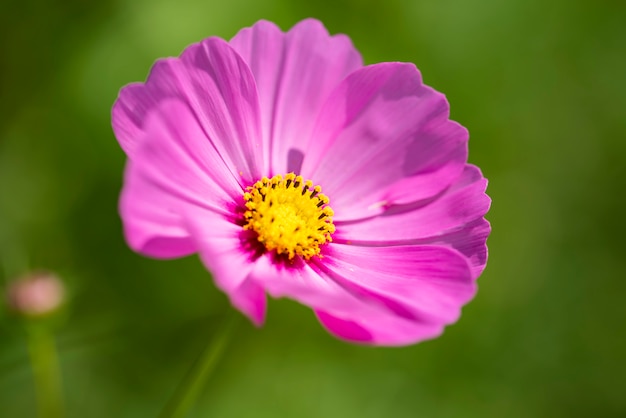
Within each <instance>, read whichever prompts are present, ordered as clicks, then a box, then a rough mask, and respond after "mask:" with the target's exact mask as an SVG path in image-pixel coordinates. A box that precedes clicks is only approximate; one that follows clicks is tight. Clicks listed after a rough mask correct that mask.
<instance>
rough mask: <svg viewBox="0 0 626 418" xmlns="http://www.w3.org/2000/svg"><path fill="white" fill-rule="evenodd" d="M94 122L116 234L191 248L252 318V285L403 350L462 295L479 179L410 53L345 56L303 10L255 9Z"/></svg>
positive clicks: (479, 210)
mask: <svg viewBox="0 0 626 418" xmlns="http://www.w3.org/2000/svg"><path fill="white" fill-rule="evenodd" d="M112 123H113V130H114V132H115V135H116V137H117V139H118V141H119V143H120V145H121V147H122V148H123V150H124V151H125V152H126V154H127V156H128V163H127V167H126V172H125V181H124V187H123V191H122V194H121V200H120V213H121V217H122V220H123V224H124V231H125V236H126V239H127V241H128V243H129V245H130V246H131V247H132V248H133V249H134V250H135V251H137V252H139V253H142V254H145V255H147V256H151V257H156V258H175V257H181V256H186V255H190V254H193V253H198V254H199V255H200V258H201V260H202V261H203V263H204V264H205V266H206V267H207V268H208V269H209V270H210V271H211V272H212V274H213V277H214V280H215V282H216V284H217V286H218V287H219V288H221V289H222V290H223V291H224V292H226V294H227V295H228V296H229V298H230V300H231V302H232V304H233V305H234V306H235V307H236V308H238V309H239V310H241V311H242V312H243V313H244V314H245V315H247V316H248V317H249V318H250V319H251V320H252V321H253V322H254V323H255V324H257V325H260V324H262V323H263V322H264V319H265V312H266V294H269V295H271V296H273V297H289V298H292V299H295V300H297V301H299V302H301V303H303V304H305V305H308V306H310V307H312V308H313V309H314V310H315V313H316V315H317V317H318V319H319V321H320V322H321V323H322V325H323V326H324V327H325V328H326V329H327V330H328V331H330V332H331V333H332V334H334V335H335V336H337V337H339V338H341V339H344V340H349V341H354V342H360V343H366V344H375V345H404V344H411V343H415V342H418V341H421V340H424V339H429V338H434V337H436V336H438V335H439V334H440V333H441V332H442V330H443V327H444V326H445V325H447V324H451V323H453V322H455V321H456V320H457V319H458V317H459V315H460V309H461V306H462V305H464V304H465V303H466V302H468V301H469V300H470V299H471V298H472V297H473V296H474V294H475V291H476V284H475V282H476V279H477V277H478V276H479V275H480V274H481V272H482V270H483V269H484V267H485V263H486V259H487V248H486V239H487V236H488V235H489V232H490V226H489V223H488V222H487V221H486V220H485V219H484V215H485V213H486V212H487V211H488V209H489V205H490V199H489V197H488V196H487V195H486V194H485V188H486V185H487V181H486V179H485V178H484V177H483V176H482V174H481V172H480V170H479V169H478V168H477V167H475V166H472V165H469V164H467V141H468V132H467V130H466V129H465V128H464V127H462V126H461V125H459V124H458V123H456V122H453V121H450V120H449V105H448V103H447V101H446V99H445V97H444V96H443V95H442V94H441V93H438V92H437V91H435V90H433V89H432V88H430V87H428V86H425V85H424V84H423V83H422V80H421V76H420V73H419V71H418V70H417V68H416V67H415V65H413V64H410V63H399V62H391V63H380V64H374V65H368V66H363V64H362V60H361V57H360V55H359V53H358V52H357V51H356V50H355V48H354V47H353V45H352V43H351V41H350V39H349V38H348V37H346V36H345V35H335V36H330V35H329V34H328V32H327V31H326V29H325V28H324V26H323V25H322V24H321V23H320V22H318V21H316V20H313V19H307V20H304V21H302V22H300V23H298V24H297V25H295V26H294V27H293V28H292V29H291V30H289V31H288V32H286V33H283V32H282V31H281V30H280V29H279V28H278V27H277V26H276V25H274V24H273V23H270V22H267V21H260V22H258V23H256V24H255V25H254V26H252V27H251V28H246V29H243V30H242V31H240V32H239V33H238V34H237V35H236V36H235V37H234V38H233V39H231V40H230V42H226V41H224V40H222V39H219V38H208V39H205V40H204V41H202V42H200V43H198V44H193V45H191V46H189V47H188V48H187V49H185V50H184V51H183V53H182V54H181V56H180V57H178V58H166V59H161V60H158V61H157V62H156V63H155V64H154V66H153V67H152V69H151V71H150V75H149V77H148V79H147V81H146V82H145V83H135V84H130V85H128V86H126V87H124V88H123V89H122V90H121V91H120V94H119V97H118V99H117V101H116V102H115V105H114V106H113V110H112Z"/></svg>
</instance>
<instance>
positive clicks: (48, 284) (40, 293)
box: [7, 271, 65, 317]
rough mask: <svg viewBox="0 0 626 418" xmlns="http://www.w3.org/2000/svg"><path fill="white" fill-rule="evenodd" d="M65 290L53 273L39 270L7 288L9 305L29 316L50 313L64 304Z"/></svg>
mask: <svg viewBox="0 0 626 418" xmlns="http://www.w3.org/2000/svg"><path fill="white" fill-rule="evenodd" d="M64 299H65V290H64V286H63V284H62V283H61V281H60V280H59V279H58V278H57V276H55V275H54V274H52V273H49V272H45V271H39V272H35V273H31V274H29V275H27V276H24V277H21V278H19V279H18V280H15V281H14V282H12V283H11V284H10V285H9V287H8V289H7V301H8V304H9V307H10V308H11V309H12V310H14V311H15V312H17V313H20V314H22V315H24V316H28V317H39V316H44V315H47V314H50V313H52V312H54V311H56V310H57V309H59V307H61V305H62V304H63V301H64Z"/></svg>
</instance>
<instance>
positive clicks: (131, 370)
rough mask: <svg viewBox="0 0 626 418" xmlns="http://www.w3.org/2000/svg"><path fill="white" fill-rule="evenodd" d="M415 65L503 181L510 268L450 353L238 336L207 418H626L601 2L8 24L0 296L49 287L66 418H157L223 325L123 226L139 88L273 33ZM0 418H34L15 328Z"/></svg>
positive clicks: (497, 187)
mask: <svg viewBox="0 0 626 418" xmlns="http://www.w3.org/2000/svg"><path fill="white" fill-rule="evenodd" d="M309 16H312V17H316V18H319V19H321V20H322V21H323V22H324V23H325V24H326V26H327V27H328V28H329V30H330V32H331V33H346V34H348V35H349V36H350V37H351V38H352V40H353V41H354V43H355V45H356V46H357V48H358V49H359V50H360V51H361V52H362V53H363V56H364V58H365V61H366V63H375V62H379V61H411V62H414V63H416V64H417V66H418V67H419V68H420V70H421V71H422V74H423V76H424V79H425V81H426V83H427V84H430V85H432V86H434V87H435V88H437V89H438V90H440V91H442V92H444V93H445V94H446V95H447V97H448V99H449V101H450V102H451V105H452V117H453V118H454V119H455V120H458V121H459V122H461V123H462V124H463V125H465V126H467V127H468V128H469V130H470V133H471V141H470V162H472V163H475V164H477V165H479V166H480V167H482V169H483V172H484V173H485V175H486V176H487V177H488V178H489V179H490V186H489V194H490V195H491V196H492V198H493V206H492V209H491V212H490V213H489V215H488V219H489V220H490V221H491V222H492V225H493V234H492V236H491V237H490V239H489V248H490V261H489V264H488V267H487V270H486V271H485V273H484V275H483V276H482V277H481V278H480V281H479V284H480V291H479V294H478V296H477V298H476V299H475V300H474V301H473V302H472V303H470V304H469V305H468V306H467V307H465V309H464V311H463V316H462V317H461V320H460V321H459V322H458V323H457V324H456V325H454V326H451V327H449V328H448V329H447V331H446V332H445V334H444V335H443V336H442V337H441V338H439V339H437V340H434V341H429V342H425V343H422V344H419V345H416V346H411V347H405V348H393V349H390V348H371V347H361V346H355V345H349V344H346V343H343V342H340V341H337V340H335V339H333V338H332V337H331V336H330V335H328V334H327V333H326V332H325V331H323V330H322V328H321V327H320V326H319V325H318V323H317V321H316V320H315V318H314V316H313V315H312V314H311V312H310V311H309V309H307V308H305V307H303V306H300V305H298V304H296V303H294V302H291V301H288V300H273V301H271V303H270V306H269V316H268V321H267V325H266V326H265V327H264V328H262V329H255V328H254V327H252V326H251V325H249V324H248V323H247V322H245V321H244V320H241V323H240V324H239V327H238V329H237V331H236V334H235V336H234V337H233V341H232V342H231V344H230V345H229V347H228V349H227V351H226V353H225V355H224V357H223V358H222V360H221V361H220V362H219V364H218V365H217V367H216V369H215V370H214V373H213V375H212V377H211V379H210V381H209V383H208V384H207V386H206V387H205V390H204V391H203V392H202V394H201V396H200V398H199V400H198V402H197V404H196V406H195V407H194V408H193V409H192V411H191V413H190V415H189V416H190V417H255V418H258V417H303V418H306V417H328V418H332V417H338V418H349V417H359V418H366V417H436V418H439V417H441V418H444V417H481V418H486V417H502V416H506V417H509V418H516V417H535V418H541V417H590V416H593V417H624V416H626V273H625V272H626V245H625V241H624V237H625V236H626V223H625V222H624V215H625V214H626V209H624V203H625V202H626V200H625V198H624V193H625V192H626V187H625V185H626V182H625V178H626V169H625V167H626V159H625V156H626V3H624V2H604V1H597V2H592V1H586V0H552V1H545V0H509V1H500V0H441V1H419V0H418V1H411V0H404V1H402V0H387V1H385V2H382V1H375V0H334V1H330V0H321V1H315V2H290V1H287V0H230V1H227V2H224V1H221V2H217V1H211V0H180V1H168V0H116V1H113V0H101V1H97V2H85V1H79V0H47V1H44V0H42V1H37V0H19V1H18V0H3V1H2V2H0V99H1V100H0V257H1V262H2V273H0V274H2V276H1V279H2V281H1V282H0V289H4V288H5V286H6V284H7V283H8V282H9V281H10V280H12V279H13V278H14V277H16V276H17V275H19V274H21V273H23V272H25V271H28V270H29V269H34V268H46V269H51V270H53V271H56V272H58V273H59V274H60V275H61V277H62V278H63V280H64V282H65V284H66V286H67V287H68V289H69V293H70V298H69V301H68V303H67V306H66V308H65V310H64V311H63V312H62V314H61V315H60V318H57V320H56V327H55V329H56V343H57V347H58V351H59V356H60V364H61V368H62V374H63V386H64V393H65V401H66V410H67V416H68V417H77V418H83V417H94V418H98V417H103V418H104V417H107V418H110V417H120V418H123V417H133V418H136V417H155V416H157V415H158V413H159V411H160V410H161V409H162V407H163V405H164V404H165V402H166V401H167V399H168V398H169V397H170V395H171V394H172V392H173V391H174V389H175V387H176V386H177V385H178V383H179V381H180V379H181V378H182V376H183V374H184V373H185V372H186V370H187V369H188V367H189V366H190V364H191V363H192V362H193V360H194V359H195V358H196V357H197V355H198V353H199V352H200V351H201V350H202V348H203V347H204V346H205V345H206V344H207V342H208V341H209V340H210V339H211V338H212V337H213V335H214V333H215V330H216V329H217V327H218V325H219V324H220V323H221V322H223V321H224V318H225V317H228V316H236V315H238V314H237V313H235V312H234V311H233V310H232V309H231V308H230V307H229V304H228V302H227V300H226V298H225V296H224V295H223V294H221V293H220V292H219V291H218V290H217V289H216V288H215V287H214V285H213V284H212V281H211V278H210V275H209V274H208V273H207V272H206V271H205V270H204V269H203V268H202V266H201V265H200V262H199V261H198V259H197V258H196V257H190V258H187V259H182V260H175V261H159V260H151V259H147V258H143V257H141V256H139V255H137V254H134V253H132V252H131V251H130V250H129V249H128V248H127V246H126V245H125V243H124V240H123V237H122V233H121V224H120V220H119V217H118V215H117V198H118V193H119V190H120V188H121V185H122V172H123V168H124V160H125V158H124V155H123V153H122V151H121V150H120V149H119V147H118V145H117V143H116V141H115V139H114V137H113V134H112V132H111V128H110V108H111V105H112V103H113V101H114V100H115V98H116V95H117V92H118V90H119V88H120V87H121V86H122V85H124V84H126V83H129V82H132V81H143V80H144V79H145V77H146V75H147V72H148V70H149V68H150V66H151V64H152V63H153V61H154V60H155V59H157V58H159V57H163V56H175V55H178V54H179V53H180V52H181V50H182V49H183V48H184V47H185V46H186V45H188V44H190V43H192V42H197V41H199V40H200V39H202V38H204V37H207V36H211V35H217V36H221V37H224V38H227V39H228V38H230V37H232V36H233V35H234V34H235V33H236V32H237V31H238V30H239V29H240V28H242V27H244V26H249V25H251V24H253V23H254V22H255V21H257V20H258V19H261V18H265V19H268V20H272V21H275V22H276V23H277V24H279V26H281V27H282V28H283V29H288V28H289V27H291V26H292V25H293V24H294V23H296V22H297V21H298V20H300V19H302V18H305V17H309ZM0 311H1V312H2V313H1V314H0V416H2V417H18V418H19V417H34V416H36V405H35V390H34V386H33V376H32V372H31V368H30V366H29V356H28V350H27V343H26V337H25V332H24V327H23V322H22V321H19V320H18V319H17V318H16V317H15V316H13V315H10V314H9V313H8V312H7V310H6V309H5V308H4V307H3V308H2V309H1V310H0Z"/></svg>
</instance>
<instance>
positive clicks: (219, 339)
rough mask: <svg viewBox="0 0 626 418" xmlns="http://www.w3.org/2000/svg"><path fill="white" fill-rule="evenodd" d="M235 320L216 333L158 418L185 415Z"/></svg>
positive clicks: (221, 349)
mask: <svg viewBox="0 0 626 418" xmlns="http://www.w3.org/2000/svg"><path fill="white" fill-rule="evenodd" d="M235 322H236V319H233V320H231V321H230V322H228V323H227V324H226V325H224V327H223V328H222V329H221V330H220V331H218V332H217V333H216V336H215V337H214V338H213V340H212V341H211V342H210V343H209V344H208V345H207V347H206V348H205V349H204V351H203V352H202V353H201V354H200V356H199V357H198V359H197V360H196V361H195V362H194V364H193V365H192V366H191V368H190V369H189V371H188V372H187V374H186V375H185V377H184V378H183V380H182V381H181V382H180V385H179V386H178V388H177V389H176V391H175V392H174V394H173V395H172V397H171V398H170V400H169V402H168V403H167V405H165V408H163V411H161V414H160V415H159V418H184V417H185V416H186V415H187V412H189V409H191V407H192V406H193V404H194V402H195V400H196V398H197V397H198V394H199V393H200V391H201V390H202V388H203V386H204V384H205V383H206V381H207V380H208V378H209V376H210V375H211V372H212V371H213V369H214V368H215V365H216V364H217V362H218V360H219V359H220V357H221V355H222V352H223V351H224V348H225V347H226V345H227V344H228V340H229V339H230V335H231V333H232V330H233V328H234V325H235Z"/></svg>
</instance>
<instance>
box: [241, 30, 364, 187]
mask: <svg viewBox="0 0 626 418" xmlns="http://www.w3.org/2000/svg"><path fill="white" fill-rule="evenodd" d="M230 44H231V45H232V47H233V48H234V49H235V50H236V51H237V52H238V53H239V54H240V55H241V57H242V58H243V59H244V61H245V62H246V63H247V64H248V65H249V67H250V69H251V70H252V73H253V74H254V78H255V80H256V84H257V88H258V91H259V101H260V104H261V111H262V116H261V118H262V123H263V137H264V138H265V139H266V141H267V147H268V148H267V150H266V153H267V155H271V159H272V160H271V170H270V173H271V174H272V175H273V174H279V173H280V174H284V173H286V172H289V171H295V172H299V166H300V162H301V160H302V156H303V152H304V148H305V144H306V142H305V141H307V140H308V138H309V137H310V134H311V129H312V128H313V124H314V122H315V119H316V117H317V116H318V114H319V111H320V109H321V107H322V105H323V103H324V101H325V100H326V99H327V97H328V95H329V94H330V92H331V91H332V89H334V88H335V87H336V86H337V85H338V84H339V82H340V81H341V80H342V79H343V78H344V77H346V75H348V74H349V73H351V72H352V71H354V70H356V69H357V68H359V67H361V66H362V60H361V56H360V55H359V53H358V52H357V51H356V50H355V49H354V47H353V45H352V43H351V41H350V39H349V38H348V37H347V36H345V35H335V36H330V35H329V34H328V31H327V30H326V29H325V28H324V26H323V25H322V24H321V23H320V22H319V21H317V20H314V19H306V20H303V21H301V22H299V23H298V24H297V25H295V26H294V27H293V28H292V29H291V30H290V31H289V32H287V33H286V34H285V33H282V32H281V30H280V29H279V28H278V27H277V26H276V25H274V24H273V23H270V22H267V21H260V22H258V23H257V24H255V25H254V26H253V27H251V28H246V29H244V30H242V31H241V32H239V33H238V34H237V35H236V36H235V37H234V38H233V39H232V40H231V41H230Z"/></svg>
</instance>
